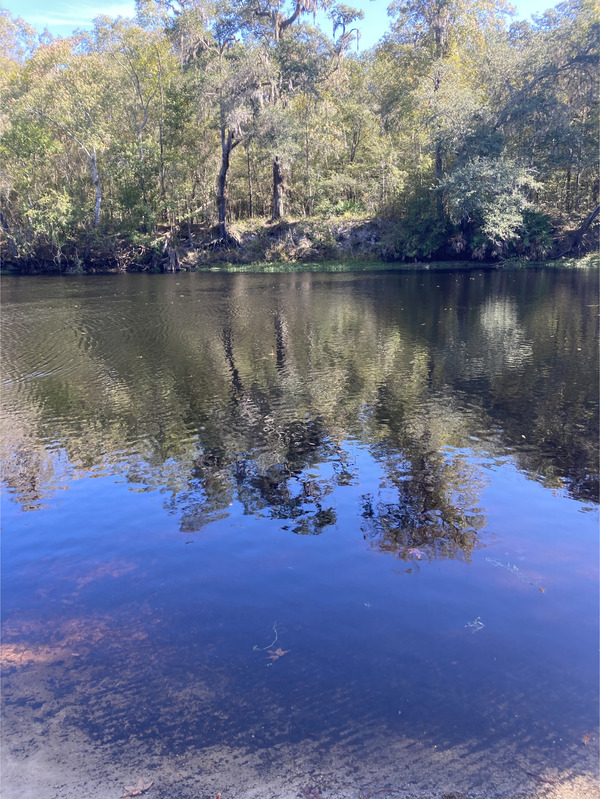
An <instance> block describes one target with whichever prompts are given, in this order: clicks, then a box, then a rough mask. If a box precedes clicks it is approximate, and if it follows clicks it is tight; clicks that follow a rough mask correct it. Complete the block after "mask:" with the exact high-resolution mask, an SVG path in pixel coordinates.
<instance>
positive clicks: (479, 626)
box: [465, 616, 485, 633]
mask: <svg viewBox="0 0 600 799" xmlns="http://www.w3.org/2000/svg"><path fill="white" fill-rule="evenodd" d="M465 627H470V628H471V632H474V633H478V632H479V630H483V628H484V627H485V624H484V623H483V622H482V621H481V616H477V618H476V619H473V621H468V622H467V623H466V624H465Z"/></svg>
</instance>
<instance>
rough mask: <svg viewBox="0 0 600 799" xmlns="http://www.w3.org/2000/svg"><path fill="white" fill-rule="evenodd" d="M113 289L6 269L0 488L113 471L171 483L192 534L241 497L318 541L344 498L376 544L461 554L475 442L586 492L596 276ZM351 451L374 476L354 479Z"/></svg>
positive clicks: (201, 279) (592, 466) (34, 503)
mask: <svg viewBox="0 0 600 799" xmlns="http://www.w3.org/2000/svg"><path fill="white" fill-rule="evenodd" d="M103 281H104V282H103V283H102V284H101V285H100V287H98V286H97V285H96V284H92V283H89V282H88V283H86V284H85V285H84V284H81V286H75V287H73V288H72V289H71V288H67V289H65V288H64V284H62V283H61V284H59V283H55V284H49V283H47V282H46V281H44V284H43V285H42V284H41V282H40V283H36V281H35V280H33V279H32V282H31V284H28V289H27V291H26V292H25V293H23V292H24V288H23V285H22V284H21V283H17V282H15V283H14V284H12V283H11V281H10V280H8V281H5V288H4V295H5V302H6V309H5V313H4V331H5V332H4V367H5V373H7V377H8V381H7V383H6V388H5V392H4V407H3V422H4V425H3V426H4V450H3V453H4V454H3V468H4V480H5V483H6V485H7V486H8V488H9V495H10V497H11V498H12V499H13V500H15V501H17V502H20V503H22V506H23V508H24V509H26V510H33V509H35V508H37V507H39V506H40V503H41V502H42V500H43V499H44V497H45V496H47V495H48V494H49V493H51V492H52V490H53V489H54V488H55V487H56V486H57V485H59V484H61V481H62V484H65V485H66V484H67V483H68V481H69V480H71V479H72V478H73V477H77V476H86V475H87V474H95V473H99V472H103V473H107V474H119V475H124V476H125V478H126V479H127V481H128V482H129V484H130V485H131V487H132V489H136V488H138V487H143V488H157V489H160V490H161V491H163V492H164V493H165V494H166V495H167V496H168V499H166V501H165V505H166V507H167V508H168V509H169V510H170V511H171V512H172V513H174V514H176V515H177V516H178V517H179V524H180V527H181V530H182V531H183V532H186V533H190V532H193V531H197V530H200V529H201V528H202V527H203V526H205V525H206V524H208V523H210V522H212V521H214V520H216V519H219V518H224V517H225V516H227V515H228V514H229V513H230V508H231V504H232V503H234V502H237V503H239V504H240V505H241V507H242V509H243V513H245V514H248V515H254V516H260V515H265V516H267V517H269V518H272V519H276V520H280V521H281V522H283V523H284V524H283V525H282V526H283V527H284V528H285V529H288V530H291V531H293V532H295V533H298V534H303V535H305V534H310V535H317V534H320V533H322V532H323V531H324V530H326V529H327V528H328V527H330V526H332V525H335V524H336V522H337V515H338V514H337V510H336V508H337V506H336V502H337V500H336V496H337V494H336V492H338V491H341V490H344V489H348V491H349V492H352V494H353V496H355V497H356V503H357V525H360V526H361V527H362V529H363V531H364V534H365V536H366V537H367V538H368V539H369V540H370V541H371V542H372V543H373V545H374V546H377V547H379V548H381V549H385V550H394V551H395V552H397V553H398V554H399V555H400V556H401V557H405V558H411V557H415V556H414V555H411V554H410V550H418V551H419V553H423V554H420V555H419V556H420V557H422V556H427V557H429V558H433V557H462V558H465V559H469V557H470V553H471V552H472V549H473V548H474V547H475V546H477V539H478V532H479V531H480V530H481V529H482V527H483V526H484V524H485V515H484V512H483V510H482V509H481V508H479V507H478V496H479V494H480V488H481V481H482V476H481V472H480V471H479V470H478V468H477V467H476V466H475V465H474V463H475V460H476V459H473V458H471V457H470V453H471V452H472V451H473V450H474V449H475V450H476V452H477V453H478V454H481V453H485V454H486V455H491V456H503V457H504V456H508V457H511V458H512V459H513V460H514V462H515V463H516V464H517V466H518V467H519V468H521V469H522V470H524V471H527V473H528V475H529V476H530V477H531V478H533V479H535V480H538V481H540V482H542V483H544V484H545V485H548V486H549V487H552V488H564V489H566V490H567V491H569V492H570V493H571V494H572V496H574V497H575V498H577V499H581V500H583V501H596V500H597V474H598V468H597V459H598V454H597V447H596V442H597V438H598V435H597V397H596V385H597V380H596V379H594V378H595V375H596V372H597V363H596V360H597V359H596V347H597V307H594V303H595V302H597V300H596V285H595V278H594V274H591V273H587V272H581V273H580V274H573V273H565V272H560V271H555V272H547V273H546V272H544V273H541V274H536V273H523V272H522V273H509V272H507V273H498V272H493V273H481V274H478V275H477V276H476V279H474V278H473V277H472V276H471V275H470V274H469V273H456V274H444V275H432V274H422V273H421V274H418V275H395V276H390V275H370V276H344V275H338V276H327V277H324V276H315V275H281V276H275V277H274V276H272V275H271V276H259V275H256V276H249V275H234V276H230V275H186V276H181V277H180V278H179V279H178V282H177V283H175V284H174V283H173V282H172V281H169V280H164V279H163V278H162V277H160V278H158V276H157V280H155V281H153V280H151V279H146V278H145V277H142V276H124V277H122V278H114V279H113V278H107V279H103ZM6 283H8V285H6ZM181 283H183V284H184V289H182V288H180V287H179V286H180V284H181ZM48 286H51V288H52V289H53V290H54V291H55V294H54V295H52V296H50V297H49V298H48V297H47V287H48ZM103 287H104V288H103ZM59 288H60V290H59ZM107 288H108V289H110V290H109V291H106V289H107ZM113 289H114V291H113ZM182 290H185V292H186V293H184V294H181V293H180V292H181V291H182ZM61 291H64V296H63V295H61ZM115 292H117V293H115ZM115 298H116V299H115ZM25 301H27V303H32V304H33V306H34V307H36V308H37V310H38V311H40V313H37V314H35V313H34V314H33V315H31V312H30V311H27V308H28V307H29V305H25V304H24V303H25ZM50 303H51V305H50ZM124 303H125V305H123V304H124ZM41 311H44V313H42V312H41ZM23 314H25V316H26V318H25V316H23ZM27 314H29V315H27ZM25 323H26V325H27V331H28V335H27V337H25V336H23V335H22V331H21V326H22V325H23V324H25ZM20 331H21V332H20ZM81 331H84V332H85V337H83V338H82V335H81ZM44 364H53V368H52V369H48V368H45V367H44V368H42V367H43V365H44ZM352 447H358V448H359V449H360V451H361V452H362V453H364V454H365V457H366V458H368V459H370V461H371V464H373V463H375V464H376V465H377V467H378V468H379V469H381V470H382V471H383V473H384V474H385V475H386V478H385V482H386V486H385V487H383V488H381V489H380V490H378V491H376V492H371V493H369V492H368V491H367V492H366V491H365V489H364V488H361V483H363V478H364V475H363V474H362V473H361V468H362V467H361V466H359V465H357V463H356V461H355V460H354V459H353V456H352V455H351V454H350V449H351V448H352ZM322 467H323V468H322ZM325 467H326V468H325ZM370 468H372V467H370Z"/></svg>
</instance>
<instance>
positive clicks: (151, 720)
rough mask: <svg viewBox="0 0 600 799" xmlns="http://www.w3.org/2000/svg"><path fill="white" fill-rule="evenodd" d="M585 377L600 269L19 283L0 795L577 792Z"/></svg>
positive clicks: (6, 493)
mask: <svg viewBox="0 0 600 799" xmlns="http://www.w3.org/2000/svg"><path fill="white" fill-rule="evenodd" d="M597 354H598V272H597V270H586V269H572V270H566V269H551V268H537V269H536V268H534V269H529V270H515V271H510V270H501V269H495V270H490V271H485V270H481V271H472V270H470V271H456V272H451V271H450V272H448V271H445V272H434V271H420V272H412V273H411V272H402V273H394V272H385V271H382V272H373V273H368V274H361V273H339V274H324V273H296V274H294V273H288V274H280V275H277V274H187V273H186V274H179V275H109V276H99V275H98V276H85V277H77V276H71V277H36V278H33V277H4V278H3V280H2V370H3V375H2V376H3V395H2V411H1V418H2V427H3V444H2V453H1V454H2V467H3V481H4V490H3V496H2V525H3V542H2V664H3V712H4V723H3V746H2V749H3V761H4V765H3V778H2V788H3V796H4V797H5V799H13V797H15V799H16V797H23V796H30V795H36V796H39V797H49V798H50V797H62V798H63V799H71V797H76V796H77V797H81V796H94V799H104V797H106V799H109V797H117V796H120V795H121V794H122V793H123V786H130V787H136V786H138V779H139V775H140V774H141V776H142V781H143V782H142V783H141V788H143V789H144V790H145V787H146V785H147V784H148V783H149V782H150V781H152V782H153V785H152V786H151V787H150V788H149V790H148V796H149V799H152V797H153V796H154V797H156V799H160V797H161V796H164V797H167V796H168V797H175V796H177V797H181V799H194V798H196V797H214V795H215V794H216V793H217V792H222V794H223V799H228V798H229V797H231V799H234V797H235V799H245V798H247V799H250V797H257V798H258V797H260V799H268V797H278V799H282V797H302V796H307V797H310V799H318V797H319V796H321V797H322V799H335V797H340V798H341V797H345V798H346V799H359V797H363V799H367V797H370V796H375V795H376V794H377V795H378V796H381V797H383V796H386V795H389V796H400V797H403V796H405V797H413V799H414V798H415V797H442V796H444V795H447V796H450V795H452V796H464V797H468V799H475V797H486V799H493V798H494V797H534V796H538V795H539V796H542V795H543V796H545V797H550V796H551V797H563V796H564V797H566V796H573V797H584V796H590V797H591V796H596V795H597V791H598V781H597V762H598V748H597V747H598V669H599V664H598V357H597ZM130 793H131V792H130Z"/></svg>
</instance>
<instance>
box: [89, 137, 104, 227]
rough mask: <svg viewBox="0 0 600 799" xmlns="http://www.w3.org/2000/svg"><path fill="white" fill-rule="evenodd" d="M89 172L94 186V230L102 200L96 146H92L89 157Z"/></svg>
mask: <svg viewBox="0 0 600 799" xmlns="http://www.w3.org/2000/svg"><path fill="white" fill-rule="evenodd" d="M89 163H90V172H91V173H92V181H93V183H94V187H95V188H96V207H95V209H94V230H97V229H98V225H99V224H100V203H101V202H102V187H101V186H100V177H99V175H98V160H97V158H96V148H95V147H93V148H92V154H91V156H90V157H89Z"/></svg>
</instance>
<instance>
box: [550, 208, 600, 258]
mask: <svg viewBox="0 0 600 799" xmlns="http://www.w3.org/2000/svg"><path fill="white" fill-rule="evenodd" d="M598 215H600V203H598V205H596V207H595V208H594V210H593V211H590V213H589V214H588V215H587V216H586V218H585V219H584V220H583V222H582V224H581V225H580V226H579V227H578V228H577V230H574V231H573V232H572V233H571V234H570V235H569V236H567V238H566V240H565V241H564V242H563V245H562V247H561V248H560V250H559V254H560V255H568V254H569V253H570V252H573V253H577V254H579V253H580V250H581V245H582V243H583V238H584V236H585V234H586V233H587V232H588V230H589V229H590V228H591V227H592V225H593V224H594V222H595V221H596V218H597V217H598Z"/></svg>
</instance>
